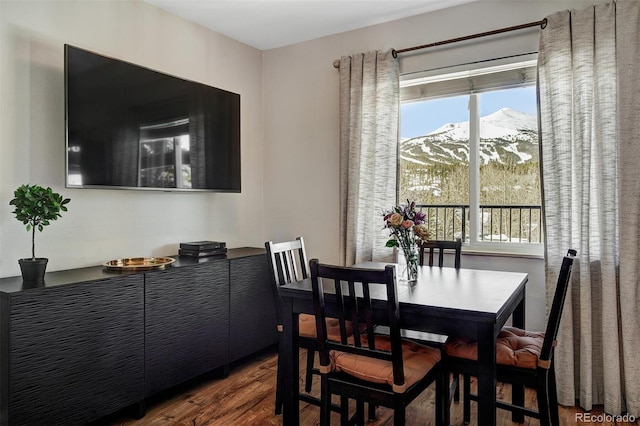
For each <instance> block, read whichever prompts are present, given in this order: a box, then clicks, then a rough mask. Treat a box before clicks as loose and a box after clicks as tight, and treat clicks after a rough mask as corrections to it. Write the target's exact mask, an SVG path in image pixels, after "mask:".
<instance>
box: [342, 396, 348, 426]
mask: <svg viewBox="0 0 640 426" xmlns="http://www.w3.org/2000/svg"><path fill="white" fill-rule="evenodd" d="M348 424H349V398H347V397H346V396H340V425H342V426H346V425H348Z"/></svg>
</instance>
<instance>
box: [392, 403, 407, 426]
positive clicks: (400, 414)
mask: <svg viewBox="0 0 640 426" xmlns="http://www.w3.org/2000/svg"><path fill="white" fill-rule="evenodd" d="M406 421H407V419H406V413H405V408H404V404H396V405H395V407H393V426H404V425H405V423H406Z"/></svg>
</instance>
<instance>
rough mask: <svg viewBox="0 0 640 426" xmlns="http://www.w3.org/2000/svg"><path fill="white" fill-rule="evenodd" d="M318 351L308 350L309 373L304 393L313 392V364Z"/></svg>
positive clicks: (307, 373)
mask: <svg viewBox="0 0 640 426" xmlns="http://www.w3.org/2000/svg"><path fill="white" fill-rule="evenodd" d="M315 353H316V351H315V350H313V349H310V348H307V371H306V374H305V379H304V391H305V392H306V393H309V392H311V385H312V384H313V362H314V358H315Z"/></svg>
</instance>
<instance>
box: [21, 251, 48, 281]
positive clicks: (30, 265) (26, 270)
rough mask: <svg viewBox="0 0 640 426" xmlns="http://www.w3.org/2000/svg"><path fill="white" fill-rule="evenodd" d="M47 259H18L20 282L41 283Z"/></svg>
mask: <svg viewBox="0 0 640 426" xmlns="http://www.w3.org/2000/svg"><path fill="white" fill-rule="evenodd" d="M47 262H49V259H47V258H45V257H36V258H35V259H31V258H27V259H18V263H19V264H20V271H22V280H23V281H26V282H35V283H39V282H43V281H44V272H45V271H46V269H47Z"/></svg>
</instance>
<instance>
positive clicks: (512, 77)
mask: <svg viewBox="0 0 640 426" xmlns="http://www.w3.org/2000/svg"><path fill="white" fill-rule="evenodd" d="M536 56H537V55H532V54H528V55H527V59H526V60H522V58H517V59H520V60H518V61H515V60H514V59H513V58H511V60H510V61H509V60H507V62H506V63H505V62H504V60H501V61H500V62H502V63H500V64H495V63H492V64H491V65H490V66H487V64H484V66H479V64H466V65H461V66H457V67H451V68H450V69H446V70H442V69H439V70H430V71H421V72H419V73H410V74H404V75H402V76H401V79H400V102H401V104H402V103H409V102H420V101H426V100H434V99H438V98H444V97H453V96H460V95H468V96H469V103H468V110H469V115H468V117H469V231H468V235H469V240H468V241H463V251H464V252H467V253H473V254H494V255H507V256H514V255H515V256H526V257H542V256H543V254H544V232H543V233H542V237H541V238H542V240H543V241H542V242H540V243H517V242H498V241H482V240H480V239H479V238H478V235H479V232H478V231H479V229H480V228H481V226H480V223H481V221H480V214H481V212H480V155H479V154H480V102H479V99H478V97H479V96H478V95H479V94H481V93H484V92H490V91H495V90H503V89H509V88H516V87H526V86H531V85H536V76H535V69H536V63H537V57H536ZM519 70H523V71H522V72H521V75H520V76H519V75H518V73H519ZM499 73H502V74H501V77H502V78H503V81H502V83H500V84H498V83H497V80H498V79H496V82H494V81H492V79H491V77H488V76H491V74H493V75H494V76H497V75H498V74H499ZM465 80H466V83H468V85H467V88H465ZM518 80H519V81H518ZM430 85H431V86H430ZM434 85H435V86H434ZM447 90H450V91H449V92H448V93H446V91H447ZM400 120H402V115H400ZM398 140H400V138H398ZM397 167H398V176H400V158H399V157H398V164H397ZM399 194H400V182H399V181H398V183H397V198H399ZM541 214H542V212H541ZM541 225H542V226H543V225H544V224H543V219H542V218H541Z"/></svg>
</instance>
